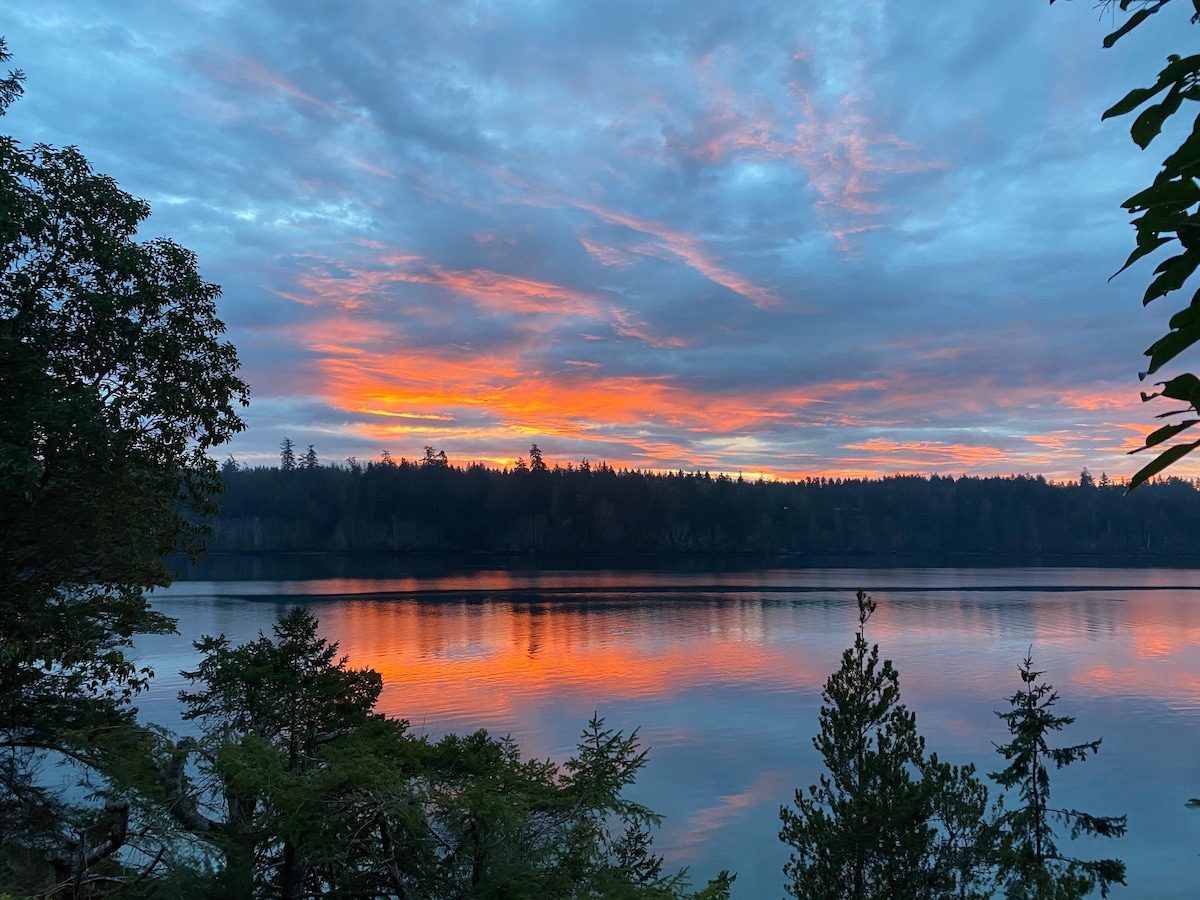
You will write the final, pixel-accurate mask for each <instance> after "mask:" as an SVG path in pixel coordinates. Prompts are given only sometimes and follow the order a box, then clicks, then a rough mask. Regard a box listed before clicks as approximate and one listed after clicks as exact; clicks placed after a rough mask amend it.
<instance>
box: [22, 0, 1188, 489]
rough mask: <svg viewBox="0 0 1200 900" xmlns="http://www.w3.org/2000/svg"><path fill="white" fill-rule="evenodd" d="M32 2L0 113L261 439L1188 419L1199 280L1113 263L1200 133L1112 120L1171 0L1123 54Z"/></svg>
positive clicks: (670, 14)
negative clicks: (121, 229) (212, 290)
mask: <svg viewBox="0 0 1200 900" xmlns="http://www.w3.org/2000/svg"><path fill="white" fill-rule="evenodd" d="M11 7H12V8H10V9H8V10H6V12H5V14H4V15H3V16H2V17H0V34H3V35H4V36H5V37H6V39H7V42H8V46H9V50H10V51H11V52H12V54H13V60H12V63H11V65H13V66H15V67H18V68H20V69H23V70H24V72H25V74H26V83H25V87H26V93H25V96H24V98H23V99H21V100H19V101H18V102H17V103H16V104H14V105H13V106H12V107H11V108H10V109H9V112H8V115H7V116H6V117H5V118H4V120H2V121H0V130H3V131H5V132H6V133H9V134H11V135H13V136H14V137H16V138H17V139H18V140H20V141H21V142H22V143H24V144H32V143H35V142H46V143H50V144H53V145H56V146H64V145H67V144H73V145H76V146H78V147H79V148H80V149H81V150H82V151H83V153H84V154H85V155H86V156H87V157H88V158H89V159H90V160H91V162H92V163H93V165H94V166H95V167H96V169H97V170H98V171H101V172H104V173H106V174H109V175H111V176H113V177H114V178H115V179H116V180H117V181H118V183H119V184H120V185H121V187H122V188H124V189H125V190H127V191H129V192H130V193H132V194H134V195H135V196H138V197H141V198H144V199H146V200H147V201H149V203H150V205H151V208H152V210H153V213H152V215H151V217H150V219H149V220H148V221H147V222H146V223H145V225H144V226H143V229H142V232H141V234H142V235H143V236H145V237H155V236H160V235H165V236H169V237H171V238H172V239H174V240H176V241H178V242H179V243H180V244H182V245H184V246H185V247H188V248H190V249H191V250H193V251H195V252H196V254H197V256H198V260H199V266H200V271H201V273H202V275H203V276H204V277H205V278H206V279H207V280H209V281H213V282H216V283H218V284H220V285H221V286H222V289H223V296H222V298H221V300H220V303H219V312H220V315H221V317H222V319H223V320H224V321H225V322H226V324H227V325H228V328H229V331H228V335H229V338H230V339H231V340H232V341H233V342H234V343H235V344H236V345H237V347H238V350H239V354H240V357H241V360H242V376H243V378H245V380H246V381H247V382H248V383H249V384H250V386H251V389H252V391H253V398H252V402H251V405H250V407H249V408H248V410H247V411H246V416H245V418H246V422H247V426H248V427H247V429H246V430H245V432H243V433H242V434H241V435H239V436H238V437H237V438H236V439H235V440H234V441H233V443H232V444H231V445H229V447H228V448H224V449H223V450H222V455H224V453H225V452H226V451H227V452H231V453H232V454H233V455H234V456H235V457H236V458H237V459H238V460H239V461H240V462H242V463H245V464H249V465H261V464H271V463H274V462H277V460H278V452H279V444H280V442H281V441H282V440H283V438H285V437H289V438H291V439H292V440H293V441H294V442H295V444H296V445H297V447H298V448H300V449H303V448H304V447H306V446H307V445H309V444H312V445H313V446H314V447H315V449H316V451H317V453H318V454H319V456H320V458H321V459H322V461H324V462H334V461H341V460H344V459H345V458H346V457H349V456H355V457H357V458H359V459H360V460H365V459H371V458H374V457H377V456H378V455H379V454H380V453H381V452H383V451H384V450H387V451H389V452H390V453H391V454H392V455H393V456H394V457H397V458H399V457H408V458H414V457H420V456H421V455H422V453H423V448H424V447H425V446H432V447H435V448H437V449H440V450H444V451H445V452H446V454H447V456H448V457H449V459H450V461H451V463H452V464H456V465H464V464H467V463H470V462H482V463H484V464H485V465H489V466H506V465H511V464H512V463H513V462H514V460H516V459H517V458H518V457H527V456H528V453H529V448H530V445H531V444H533V443H536V444H537V445H538V446H539V447H540V449H541V451H542V453H543V455H544V458H545V460H546V461H547V462H548V463H550V464H551V465H553V464H561V465H566V464H567V463H569V462H573V463H577V462H578V461H580V460H582V459H584V458H587V459H589V460H591V461H592V462H598V461H602V460H603V461H606V462H608V463H609V464H610V465H613V466H615V467H618V468H620V467H629V468H639V469H655V470H664V469H666V470H676V469H684V470H687V471H694V470H707V471H711V472H718V471H720V472H729V473H743V474H745V475H746V476H748V477H752V476H757V475H763V476H768V477H780V478H796V477H805V476H812V475H825V476H833V475H840V476H881V475H888V474H893V473H918V474H933V473H937V474H942V475H961V474H972V475H1007V474H1014V473H1015V474H1023V473H1030V474H1043V475H1045V476H1046V477H1047V478H1051V479H1071V478H1077V477H1078V474H1079V472H1080V470H1081V469H1083V468H1084V467H1087V468H1088V469H1090V470H1091V471H1092V473H1093V474H1096V475H1098V474H1099V473H1100V472H1105V473H1107V474H1108V475H1109V476H1110V477H1114V478H1116V477H1120V476H1123V475H1124V476H1128V475H1130V474H1132V473H1133V472H1134V471H1136V469H1137V468H1138V467H1139V465H1140V463H1141V462H1144V461H1145V460H1144V459H1141V458H1140V457H1130V456H1128V455H1127V451H1129V450H1130V449H1133V448H1134V447H1136V446H1139V445H1140V444H1141V441H1142V437H1143V435H1144V434H1146V433H1147V432H1148V431H1150V430H1151V429H1152V428H1153V427H1154V425H1155V419H1154V415H1155V414H1156V413H1159V412H1163V411H1164V410H1165V409H1166V408H1167V407H1163V406H1159V405H1156V404H1155V403H1151V404H1145V405H1143V404H1142V403H1141V402H1140V400H1139V390H1141V389H1143V388H1145V387H1146V385H1145V384H1141V383H1139V381H1138V377H1137V376H1138V371H1139V369H1144V368H1145V365H1144V363H1145V359H1144V357H1143V356H1142V353H1143V351H1144V350H1145V349H1146V347H1148V346H1149V345H1150V344H1151V343H1152V342H1153V341H1154V340H1155V339H1156V338H1157V337H1158V336H1160V335H1161V334H1162V333H1163V332H1165V330H1166V321H1167V319H1168V318H1169V315H1170V313H1171V312H1174V311H1175V307H1177V306H1179V305H1181V304H1182V302H1183V301H1181V300H1175V299H1174V298H1168V299H1167V300H1160V301H1158V302H1157V303H1156V304H1152V305H1151V306H1150V307H1149V308H1147V309H1142V307H1141V304H1140V302H1139V301H1140V298H1141V294H1142V291H1143V290H1144V288H1145V285H1146V283H1147V282H1148V279H1149V276H1150V270H1151V269H1152V268H1153V265H1154V261H1153V260H1150V261H1143V262H1142V263H1140V264H1139V265H1138V266H1135V267H1134V268H1133V269H1131V270H1130V271H1129V272H1126V273H1125V274H1123V275H1121V276H1120V277H1118V278H1116V279H1114V280H1112V281H1111V282H1110V281H1109V280H1108V279H1109V276H1110V275H1112V273H1113V272H1115V271H1116V269H1117V268H1118V267H1119V266H1120V265H1121V263H1122V262H1123V261H1124V259H1125V257H1126V256H1127V255H1128V253H1129V251H1130V249H1131V248H1132V245H1133V229H1132V228H1131V226H1130V225H1129V224H1128V221H1127V217H1126V215H1125V213H1124V212H1123V211H1122V210H1121V209H1120V204H1121V202H1122V201H1123V200H1124V199H1125V198H1127V197H1128V196H1130V195H1131V194H1133V193H1135V192H1136V191H1137V190H1139V189H1141V188H1142V187H1144V186H1146V185H1147V184H1148V183H1149V182H1150V180H1151V179H1152V178H1153V176H1154V173H1155V172H1156V170H1157V168H1158V164H1159V163H1160V162H1161V160H1162V158H1163V156H1164V155H1165V154H1166V152H1167V151H1168V150H1169V149H1170V147H1172V146H1174V145H1173V144H1172V143H1171V141H1172V137H1173V136H1174V138H1175V143H1177V142H1178V139H1179V137H1180V133H1179V131H1178V127H1176V128H1174V129H1172V128H1170V127H1169V128H1168V129H1167V131H1166V133H1165V134H1164V136H1163V137H1161V138H1159V141H1158V142H1156V143H1155V144H1152V145H1151V147H1150V149H1149V150H1148V151H1146V152H1142V151H1140V150H1138V148H1137V147H1136V146H1135V145H1134V144H1133V143H1132V142H1131V141H1130V139H1129V135H1128V124H1129V121H1128V119H1125V120H1115V121H1114V120H1109V121H1107V122H1101V120H1100V115H1101V113H1102V112H1103V110H1104V109H1106V108H1107V107H1108V106H1110V105H1111V104H1112V103H1114V102H1115V101H1116V100H1117V99H1119V98H1120V97H1122V96H1123V95H1124V94H1125V93H1126V92H1127V91H1128V90H1129V89H1131V88H1133V87H1136V86H1141V85H1145V84H1150V83H1152V81H1153V80H1154V77H1155V75H1156V74H1157V72H1158V71H1159V69H1160V68H1161V67H1162V65H1163V64H1164V62H1165V57H1166V55H1167V54H1168V53H1170V52H1187V50H1188V47H1187V46H1186V45H1184V42H1183V41H1181V40H1180V39H1179V34H1180V32H1181V30H1183V29H1186V28H1188V27H1189V26H1188V21H1187V16H1186V13H1187V10H1185V9H1184V4H1172V5H1171V6H1170V7H1168V8H1167V9H1166V10H1165V11H1164V12H1163V13H1162V14H1160V15H1158V16H1155V17H1152V18H1151V19H1150V20H1149V21H1148V22H1147V23H1146V24H1145V25H1143V26H1142V27H1141V28H1139V29H1138V30H1137V31H1136V32H1134V33H1133V34H1132V35H1131V36H1129V37H1127V38H1125V39H1124V40H1122V41H1121V42H1120V43H1118V44H1117V46H1116V47H1115V48H1113V49H1110V50H1105V49H1103V48H1102V46H1101V40H1102V38H1103V36H1104V35H1105V34H1106V33H1107V32H1108V31H1110V30H1111V29H1112V20H1111V18H1110V17H1109V16H1106V15H1105V14H1104V13H1103V12H1102V11H1100V10H1099V9H1097V8H1096V7H1094V6H1093V5H1092V4H1091V3H1090V2H1088V0H1076V2H1073V3H1072V2H1063V3H1057V4H1055V5H1054V6H1052V7H1051V6H1049V5H1048V4H1047V3H1045V2H1044V0H1041V2H1034V0H1004V2H996V0H987V2H983V0H961V2H957V3H953V4H949V3H934V2H920V3H912V2H906V3H900V2H886V0H845V2H842V3H821V4H817V3H813V2H805V0H790V2H778V0H775V2H751V0H746V2H738V3H729V2H727V0H636V2H634V0H605V2H603V3H600V2H589V0H445V2H419V0H392V2H382V0H375V2H359V0H341V2H338V3H328V2H321V0H287V2H284V0H263V2H256V3H245V2H226V0H106V2H104V3H95V2H90V0H40V2H39V3H36V4H33V3H28V4H12V5H11ZM1185 33H1186V32H1185ZM1161 304H1174V306H1170V307H1168V306H1161ZM1187 363H1188V360H1187V358H1186V357H1185V358H1184V359H1183V366H1184V367H1185V368H1186V366H1187ZM1175 373H1176V371H1173V370H1164V372H1163V373H1162V375H1163V376H1164V377H1169V376H1170V375H1171V374H1175ZM1161 402H1162V401H1158V403H1161ZM1175 471H1177V472H1178V473H1179V474H1185V475H1193V474H1196V473H1197V472H1200V469H1196V470H1192V469H1188V468H1186V467H1180V468H1177V469H1176V470H1175Z"/></svg>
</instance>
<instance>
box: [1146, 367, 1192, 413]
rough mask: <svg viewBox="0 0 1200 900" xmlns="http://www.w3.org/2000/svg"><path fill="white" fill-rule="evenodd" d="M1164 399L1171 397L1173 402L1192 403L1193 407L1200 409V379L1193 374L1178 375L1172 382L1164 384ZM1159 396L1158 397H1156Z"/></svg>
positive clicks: (1162, 393)
mask: <svg viewBox="0 0 1200 900" xmlns="http://www.w3.org/2000/svg"><path fill="white" fill-rule="evenodd" d="M1160 394H1161V396H1163V397H1170V398H1171V399H1172V400H1182V401H1184V402H1185V403H1190V404H1192V406H1196V407H1197V408H1200V404H1198V401H1200V378H1197V377H1196V376H1195V375H1193V374H1192V373H1191V372H1184V373H1183V374H1182V375H1177V376H1175V377H1174V378H1172V379H1171V380H1170V381H1164V382H1163V383H1162V391H1161V392H1160ZM1155 396H1158V395H1155Z"/></svg>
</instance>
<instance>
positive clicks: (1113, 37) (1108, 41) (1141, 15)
mask: <svg viewBox="0 0 1200 900" xmlns="http://www.w3.org/2000/svg"><path fill="white" fill-rule="evenodd" d="M1156 12H1158V7H1154V8H1153V9H1139V10H1138V11H1137V12H1135V13H1134V14H1133V15H1132V16H1130V17H1129V18H1128V19H1127V20H1126V21H1125V24H1123V25H1122V26H1121V27H1120V28H1118V29H1117V30H1116V31H1114V32H1113V33H1112V34H1108V35H1105V36H1104V47H1105V49H1108V48H1109V47H1111V46H1112V45H1113V44H1115V43H1116V42H1117V41H1119V40H1120V39H1121V38H1123V37H1125V35H1127V34H1129V32H1131V31H1133V29H1135V28H1137V27H1138V26H1139V25H1141V24H1142V23H1143V22H1144V21H1146V20H1147V19H1148V18H1150V16H1152V15H1153V14H1154V13H1156Z"/></svg>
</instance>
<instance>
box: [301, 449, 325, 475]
mask: <svg viewBox="0 0 1200 900" xmlns="http://www.w3.org/2000/svg"><path fill="white" fill-rule="evenodd" d="M303 465H304V468H306V469H310V470H311V469H316V468H318V467H319V466H320V465H321V461H320V460H319V459H318V458H317V451H316V450H314V449H313V445H312V444H309V445H308V449H307V450H305V451H304V463H303Z"/></svg>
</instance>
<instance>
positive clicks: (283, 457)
mask: <svg viewBox="0 0 1200 900" xmlns="http://www.w3.org/2000/svg"><path fill="white" fill-rule="evenodd" d="M279 468H281V469H283V471H285V472H291V471H293V470H294V469H295V468H296V446H295V444H293V443H292V439H291V438H290V437H285V438H284V439H283V440H282V441H281V442H280V444H279Z"/></svg>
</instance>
